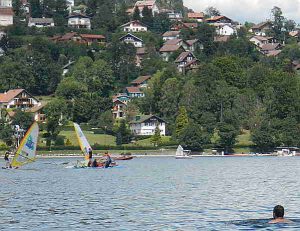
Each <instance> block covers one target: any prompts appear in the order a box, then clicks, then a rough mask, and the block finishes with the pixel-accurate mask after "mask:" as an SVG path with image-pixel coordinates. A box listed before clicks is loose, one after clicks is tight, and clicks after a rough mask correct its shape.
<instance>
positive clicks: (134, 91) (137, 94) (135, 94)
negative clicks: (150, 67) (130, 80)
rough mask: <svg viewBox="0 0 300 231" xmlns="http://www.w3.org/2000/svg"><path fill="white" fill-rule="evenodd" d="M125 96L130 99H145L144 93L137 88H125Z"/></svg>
mask: <svg viewBox="0 0 300 231" xmlns="http://www.w3.org/2000/svg"><path fill="white" fill-rule="evenodd" d="M126 94H127V95H128V96H129V97H130V98H142V97H145V94H144V92H142V91H141V89H140V88H139V87H126Z"/></svg>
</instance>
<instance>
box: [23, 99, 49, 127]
mask: <svg viewBox="0 0 300 231" xmlns="http://www.w3.org/2000/svg"><path fill="white" fill-rule="evenodd" d="M45 106H46V103H38V104H37V105H35V106H33V107H32V108H29V109H27V110H26V112H29V113H32V114H33V118H34V120H35V121H36V122H43V123H45V122H46V114H45V112H44V107H45Z"/></svg>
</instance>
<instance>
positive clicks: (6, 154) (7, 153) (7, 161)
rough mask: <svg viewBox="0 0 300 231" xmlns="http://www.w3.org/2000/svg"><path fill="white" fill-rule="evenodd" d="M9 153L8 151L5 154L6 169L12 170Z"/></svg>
mask: <svg viewBox="0 0 300 231" xmlns="http://www.w3.org/2000/svg"><path fill="white" fill-rule="evenodd" d="M9 154H10V153H9V151H6V152H5V154H4V160H5V167H6V168H11V164H10V161H9Z"/></svg>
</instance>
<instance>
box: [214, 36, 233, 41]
mask: <svg viewBox="0 0 300 231" xmlns="http://www.w3.org/2000/svg"><path fill="white" fill-rule="evenodd" d="M229 39H230V35H223V36H216V37H214V42H227V41H228V40H229Z"/></svg>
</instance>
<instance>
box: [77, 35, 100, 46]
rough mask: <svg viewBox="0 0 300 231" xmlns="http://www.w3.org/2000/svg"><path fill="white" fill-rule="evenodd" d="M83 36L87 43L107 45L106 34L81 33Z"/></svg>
mask: <svg viewBox="0 0 300 231" xmlns="http://www.w3.org/2000/svg"><path fill="white" fill-rule="evenodd" d="M80 36H81V38H83V39H84V41H85V42H86V43H87V45H92V44H98V45H105V36H104V35H100V34H80Z"/></svg>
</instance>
